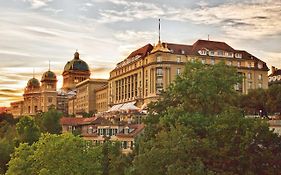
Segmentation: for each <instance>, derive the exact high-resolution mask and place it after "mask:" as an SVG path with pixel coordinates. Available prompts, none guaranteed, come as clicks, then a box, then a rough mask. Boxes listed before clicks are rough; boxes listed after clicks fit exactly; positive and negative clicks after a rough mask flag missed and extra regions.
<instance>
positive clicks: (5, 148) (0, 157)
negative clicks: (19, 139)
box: [0, 113, 18, 174]
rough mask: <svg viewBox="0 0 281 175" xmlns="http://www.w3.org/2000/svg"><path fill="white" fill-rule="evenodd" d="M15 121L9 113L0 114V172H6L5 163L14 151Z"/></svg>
mask: <svg viewBox="0 0 281 175" xmlns="http://www.w3.org/2000/svg"><path fill="white" fill-rule="evenodd" d="M17 121H18V120H17V119H14V118H13V116H12V115H10V114H6V113H2V114H0V174H4V173H5V172H6V170H7V163H8V162H9V161H10V159H11V157H10V155H11V154H12V153H13V152H14V147H15V143H14V140H15V138H16V136H17V134H16V131H15V128H16V126H15V124H16V122H17Z"/></svg>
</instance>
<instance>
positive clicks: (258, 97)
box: [240, 84, 281, 114]
mask: <svg viewBox="0 0 281 175" xmlns="http://www.w3.org/2000/svg"><path fill="white" fill-rule="evenodd" d="M240 104H241V107H242V108H243V109H244V110H245V111H246V113H248V114H258V113H259V111H260V110H262V111H266V112H268V113H270V114H274V113H281V85H277V84H274V85H272V86H270V87H269V88H268V89H252V90H251V91H249V93H248V94H247V95H242V97H241V100H240Z"/></svg>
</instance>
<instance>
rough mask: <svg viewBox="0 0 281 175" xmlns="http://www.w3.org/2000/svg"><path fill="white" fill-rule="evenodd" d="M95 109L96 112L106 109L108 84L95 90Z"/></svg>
mask: <svg viewBox="0 0 281 175" xmlns="http://www.w3.org/2000/svg"><path fill="white" fill-rule="evenodd" d="M95 95H96V96H95V99H96V110H97V112H104V111H107V110H108V86H104V87H102V88H101V89H98V90H96V94H95Z"/></svg>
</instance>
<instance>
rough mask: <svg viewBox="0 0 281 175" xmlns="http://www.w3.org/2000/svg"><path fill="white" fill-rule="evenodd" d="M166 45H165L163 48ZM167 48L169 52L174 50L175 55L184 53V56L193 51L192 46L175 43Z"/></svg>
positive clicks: (168, 44) (169, 44)
mask: <svg viewBox="0 0 281 175" xmlns="http://www.w3.org/2000/svg"><path fill="white" fill-rule="evenodd" d="M165 44H166V43H163V46H164V45H165ZM167 47H168V49H169V50H173V53H175V54H182V51H184V54H190V53H191V50H192V46H191V45H184V44H174V43H167Z"/></svg>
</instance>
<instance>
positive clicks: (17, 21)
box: [0, 0, 281, 106]
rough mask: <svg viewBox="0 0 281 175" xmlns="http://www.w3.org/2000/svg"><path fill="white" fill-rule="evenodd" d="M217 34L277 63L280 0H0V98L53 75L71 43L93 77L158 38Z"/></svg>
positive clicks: (2, 101) (280, 60) (4, 100)
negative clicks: (30, 81) (45, 74)
mask: <svg viewBox="0 0 281 175" xmlns="http://www.w3.org/2000/svg"><path fill="white" fill-rule="evenodd" d="M158 18H161V38H162V40H163V41H165V42H172V43H182V44H193V43H194V42H195V41H196V40H197V39H207V37H208V34H209V35H210V40H216V41H224V42H226V43H228V44H229V45H230V46H232V47H233V48H235V49H241V50H247V51H248V52H250V53H251V54H253V55H255V56H257V57H258V58H260V59H262V60H264V61H265V62H267V64H268V66H271V65H275V66H277V67H279V68H281V47H280V46H281V27H280V26H281V0H249V1H246V0H245V1H243V0H209V1H204V0H201V1H199V0H188V1H187V0H143V1H135V0H0V60H1V64H0V106H3V105H6V106H7V105H9V103H10V102H11V101H13V100H18V99H20V97H21V95H22V91H23V88H24V86H25V85H26V83H27V81H28V79H29V78H31V77H32V74H33V68H34V69H35V77H36V78H38V79H40V78H41V75H42V73H43V72H44V71H46V70H48V62H49V60H50V61H51V69H52V70H53V71H54V72H56V73H57V75H58V77H59V83H58V87H61V84H62V79H61V73H62V70H63V67H64V65H65V63H66V62H67V61H68V60H70V59H72V57H73V53H74V52H75V50H76V49H78V51H79V53H80V55H81V58H82V59H83V60H85V61H86V62H87V63H88V64H89V66H90V68H91V70H92V77H93V78H108V76H109V71H110V70H111V69H112V68H114V66H115V64H116V63H117V62H119V61H121V60H122V59H124V58H125V57H126V56H127V55H128V54H129V53H130V52H131V51H133V50H134V49H137V48H139V47H141V46H143V45H145V44H147V43H151V44H153V43H155V42H157V38H158V34H157V30H158Z"/></svg>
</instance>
